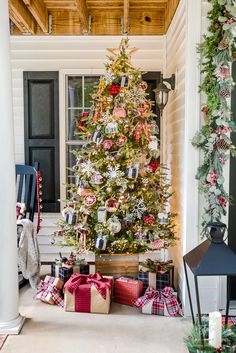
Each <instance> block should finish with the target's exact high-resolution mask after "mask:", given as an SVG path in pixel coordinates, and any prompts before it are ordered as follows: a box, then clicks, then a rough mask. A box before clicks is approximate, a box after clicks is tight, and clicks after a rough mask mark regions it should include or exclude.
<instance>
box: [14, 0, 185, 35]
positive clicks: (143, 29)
mask: <svg viewBox="0 0 236 353" xmlns="http://www.w3.org/2000/svg"><path fill="white" fill-rule="evenodd" d="M179 1H180V0H152V1H150V0H9V17H10V20H11V23H12V26H11V34H13V35H22V34H30V35H43V34H45V35H48V34H50V35H86V34H90V35H120V34H121V33H129V34H130V35H162V34H165V33H166V31H167V29H168V27H169V25H170V23H171V20H172V18H173V16H174V13H175V11H176V8H177V6H178V4H179ZM49 15H51V16H50V17H51V20H52V24H51V26H50V25H49V20H48V19H49ZM89 19H90V20H89Z"/></svg>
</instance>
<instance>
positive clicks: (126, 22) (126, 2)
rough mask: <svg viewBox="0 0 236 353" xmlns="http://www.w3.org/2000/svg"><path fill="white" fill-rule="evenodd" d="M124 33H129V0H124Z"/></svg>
mask: <svg viewBox="0 0 236 353" xmlns="http://www.w3.org/2000/svg"><path fill="white" fill-rule="evenodd" d="M123 33H129V0H124V24H123Z"/></svg>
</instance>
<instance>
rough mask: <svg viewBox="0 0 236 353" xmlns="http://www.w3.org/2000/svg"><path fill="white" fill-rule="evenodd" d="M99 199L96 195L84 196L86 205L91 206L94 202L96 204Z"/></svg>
mask: <svg viewBox="0 0 236 353" xmlns="http://www.w3.org/2000/svg"><path fill="white" fill-rule="evenodd" d="M96 201H97V199H96V197H95V196H94V195H87V196H85V198H84V203H85V205H86V206H88V207H90V206H92V205H93V204H95V202H96Z"/></svg>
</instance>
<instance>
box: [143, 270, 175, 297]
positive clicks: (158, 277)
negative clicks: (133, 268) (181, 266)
mask: <svg viewBox="0 0 236 353" xmlns="http://www.w3.org/2000/svg"><path fill="white" fill-rule="evenodd" d="M173 275H174V267H173V268H171V269H170V270H169V271H167V272H165V273H159V272H156V273H153V272H143V271H139V274H138V279H139V280H140V281H142V282H143V290H144V291H145V290H146V289H147V288H148V287H153V288H154V289H157V290H162V289H164V288H165V287H173Z"/></svg>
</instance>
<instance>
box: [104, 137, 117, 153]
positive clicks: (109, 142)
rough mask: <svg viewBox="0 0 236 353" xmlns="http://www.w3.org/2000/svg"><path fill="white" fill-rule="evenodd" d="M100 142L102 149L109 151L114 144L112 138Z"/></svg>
mask: <svg viewBox="0 0 236 353" xmlns="http://www.w3.org/2000/svg"><path fill="white" fill-rule="evenodd" d="M102 144H103V147H104V149H105V150H107V151H110V150H111V149H112V148H113V147H114V145H115V143H114V141H113V140H104V141H103V143H102Z"/></svg>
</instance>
